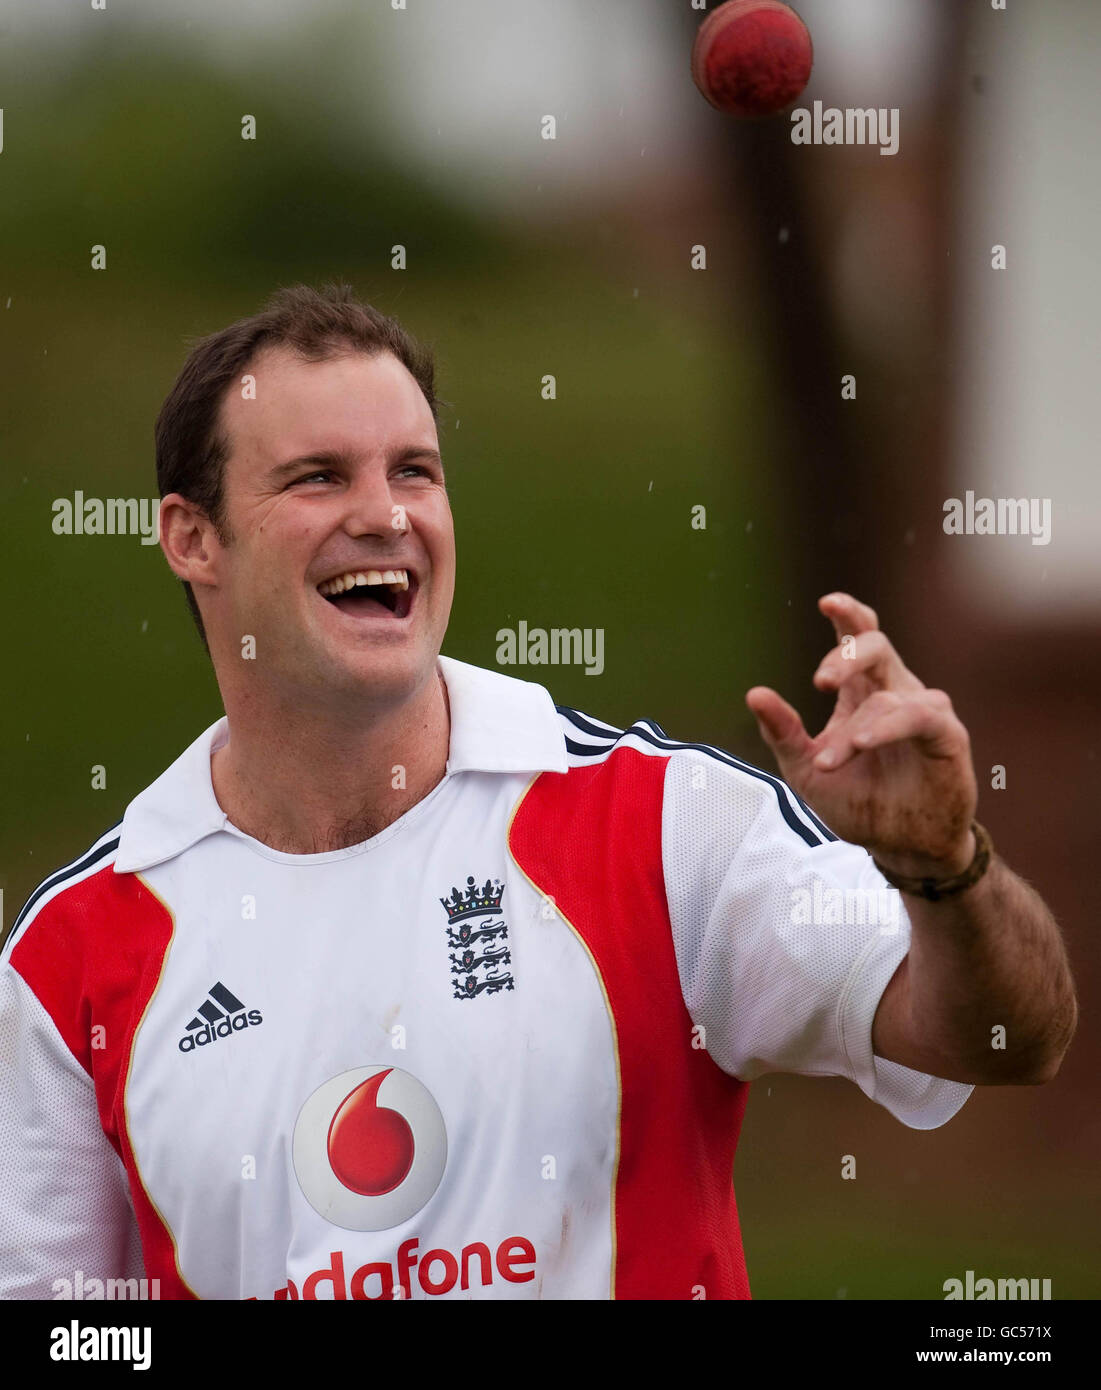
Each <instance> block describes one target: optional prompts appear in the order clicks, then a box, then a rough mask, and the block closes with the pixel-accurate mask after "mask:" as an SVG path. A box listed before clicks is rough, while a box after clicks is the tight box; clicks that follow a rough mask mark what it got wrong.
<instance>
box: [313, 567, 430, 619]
mask: <svg viewBox="0 0 1101 1390" xmlns="http://www.w3.org/2000/svg"><path fill="white" fill-rule="evenodd" d="M417 588H418V584H417V580H416V576H415V575H412V574H410V573H409V571H408V570H359V571H354V570H351V571H349V572H348V573H346V574H339V575H336V576H335V577H334V578H332V579H326V580H325V581H324V583H321V584H319V585H318V586H317V592H318V593H319V594H320V595H321V597H322V598H323V599H325V601H326V602H327V603H331V604H332V606H333V607H334V608H338V609H339V610H340V611H341V612H342V613H346V614H347V615H348V616H349V617H353V618H365V617H377V618H394V619H401V618H407V617H408V616H409V613H410V611H411V609H412V607H413V599H414V598H415V596H416V593H417Z"/></svg>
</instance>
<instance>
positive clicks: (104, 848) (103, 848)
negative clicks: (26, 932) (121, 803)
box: [5, 820, 122, 945]
mask: <svg viewBox="0 0 1101 1390" xmlns="http://www.w3.org/2000/svg"><path fill="white" fill-rule="evenodd" d="M121 824H122V821H121V820H119V821H116V822H115V824H114V825H112V826H111V827H110V829H109V830H105V831H104V832H103V835H101V836H100V837H99V840H97V841H96V844H95V845H94V846H93V847H92V848H91V849H90V850H86V851H85V853H84V854H82V855H81V856H80V858H79V859H74V860H73V861H72V863H70V864H66V865H64V866H63V867H62V868H60V869H57V870H55V872H54V873H52V874H50V876H49V877H48V878H46V879H43V881H42V882H41V883H40V884H39V885H38V887H37V888H36V889H35V890H34V892H33V893H32V894H31V896H30V897H29V898H28V899H27V901H26V902H25V903H24V904H23V910H22V911H21V912H20V914H19V916H18V917H17V918H16V919H15V921H14V922H13V923H12V926H11V931H10V932H8V935H7V938H6V941H5V945H7V943H8V942H10V941H11V940H12V938H13V937H14V936H15V933H16V932H17V931H18V930H19V928H20V927H21V926H22V924H23V922H24V921H25V920H26V917H27V914H28V913H29V912H31V911H32V910H33V908H34V905H35V903H37V902H38V901H39V899H40V898H42V897H43V896H45V894H46V893H48V892H50V890H51V889H53V888H56V887H58V885H59V884H62V883H64V882H65V881H66V880H67V879H70V878H76V876H77V875H78V874H82V873H84V872H85V870H87V869H90V868H92V866H93V865H95V864H98V863H99V861H100V860H101V859H106V858H107V856H108V855H109V854H113V853H114V851H115V850H116V849H118V846H119V839H120V838H121V837H120V836H118V835H116V836H115V837H114V838H113V839H111V840H107V841H106V842H105V843H102V844H101V843H100V841H102V840H103V836H104V835H110V834H111V832H112V831H113V830H117V829H118V828H119V826H120V825H121Z"/></svg>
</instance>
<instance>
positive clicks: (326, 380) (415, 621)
mask: <svg viewBox="0 0 1101 1390" xmlns="http://www.w3.org/2000/svg"><path fill="white" fill-rule="evenodd" d="M247 370H248V371H249V372H250V373H251V374H252V375H253V376H254V377H255V378H256V398H255V399H254V400H244V399H242V398H241V396H240V393H239V392H238V391H236V390H231V391H230V393H229V394H228V395H227V397H226V400H225V402H224V404H223V406H222V414H221V423H222V427H223V429H224V431H225V433H226V435H227V436H228V439H229V441H230V456H229V458H228V460H227V462H226V465H225V480H224V488H223V494H224V499H225V524H226V527H227V528H228V531H229V532H230V534H231V536H232V540H231V541H230V543H229V544H227V545H225V546H217V547H216V549H215V562H214V564H213V565H212V570H213V571H214V572H215V573H216V576H217V578H216V585H217V587H216V590H215V593H214V594H213V595H212V596H211V597H212V601H211V602H210V603H208V605H207V610H208V611H204V623H205V624H206V627H207V630H208V634H210V636H211V637H212V638H215V640H216V641H217V646H218V647H220V648H221V650H222V651H223V652H224V653H226V654H227V656H226V658H225V659H227V660H233V661H240V660H241V658H240V656H239V655H238V654H237V653H238V652H239V650H240V644H241V640H242V638H243V637H244V636H245V635H246V634H251V635H252V636H254V637H255V639H256V657H255V662H248V663H245V664H247V665H248V666H249V667H251V668H252V669H251V670H249V671H248V672H247V679H248V680H250V681H251V680H254V679H256V678H257V677H259V678H260V679H261V680H263V681H266V682H270V683H271V690H272V693H273V694H278V696H279V697H280V698H284V699H285V698H288V697H289V698H296V697H298V696H303V697H306V698H314V699H317V700H318V701H319V702H322V701H324V700H326V698H328V699H330V700H332V699H335V700H336V701H337V702H343V701H344V700H345V698H346V697H350V698H351V699H353V700H359V699H363V700H366V702H367V703H368V704H370V705H375V706H387V705H393V704H395V703H400V702H401V701H402V700H403V699H407V698H408V697H409V696H410V695H411V694H413V693H414V692H416V691H417V690H419V689H420V687H421V686H422V684H423V683H424V682H425V681H426V680H428V679H429V678H430V677H431V675H432V673H433V670H434V668H435V662H436V657H437V655H438V653H439V650H440V646H441V645H442V642H443V637H444V633H445V631H446V629H447V622H448V618H449V616H450V612H451V602H452V598H453V596H454V590H455V535H454V527H453V524H452V518H451V507H450V503H449V501H448V497H447V491H446V488H445V485H444V476H443V466H442V463H441V461H440V456H439V440H438V437H437V434H436V424H435V420H434V419H433V416H432V411H431V409H430V407H429V405H428V402H427V401H426V400H425V398H424V394H423V392H422V391H421V389H420V387H419V386H418V385H417V383H416V381H415V380H414V378H413V377H412V375H411V374H410V373H409V372H408V371H407V370H406V368H405V367H404V366H403V365H402V363H401V362H399V361H398V359H397V358H396V357H394V356H393V355H392V354H390V353H382V354H380V355H377V356H374V357H368V356H366V355H365V354H363V353H350V354H348V355H344V356H340V357H336V358H332V359H331V360H328V361H324V362H307V361H304V360H303V359H302V358H300V357H298V356H297V354H295V353H294V352H292V351H290V350H289V349H284V348H274V349H268V350H267V351H265V352H263V353H261V355H260V356H259V357H258V358H257V359H256V360H255V361H254V362H253V363H252V364H251V365H250V366H249V367H248V369H247ZM372 571H377V572H378V573H377V574H372V573H371V572H372ZM391 571H393V572H400V571H405V575H402V574H400V573H399V574H396V575H395V574H390V575H389V582H384V583H382V584H378V583H372V584H368V585H364V584H363V583H362V580H360V582H359V583H358V584H355V585H354V587H350V586H352V584H353V581H354V579H355V577H356V576H364V577H366V578H367V579H368V580H377V579H378V577H379V576H382V577H383V578H384V580H385V579H386V576H387V574H388V572H391ZM406 576H407V578H408V588H403V587H402V584H403V581H404V579H405V578H406ZM334 581H335V582H334ZM374 596H378V597H374ZM219 639H220V640H219ZM215 650H216V648H215V646H214V645H213V644H212V651H215ZM237 669H238V672H239V674H241V675H242V676H245V675H246V673H245V672H244V671H243V670H241V669H240V668H237ZM221 675H222V673H221V672H220V673H219V676H220V678H221Z"/></svg>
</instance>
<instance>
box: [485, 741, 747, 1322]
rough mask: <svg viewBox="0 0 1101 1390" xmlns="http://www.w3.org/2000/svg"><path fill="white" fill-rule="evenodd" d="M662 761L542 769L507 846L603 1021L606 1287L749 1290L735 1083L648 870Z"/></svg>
mask: <svg viewBox="0 0 1101 1390" xmlns="http://www.w3.org/2000/svg"><path fill="white" fill-rule="evenodd" d="M667 763H668V758H663V757H658V756H652V755H649V754H644V753H640V752H636V751H635V750H634V749H631V748H620V749H617V750H616V751H615V752H613V753H612V754H610V756H609V757H608V758H607V759H606V760H605V761H604V762H601V763H597V764H595V765H593V766H590V767H576V768H571V769H570V771H569V772H567V773H555V772H545V773H543V774H542V775H541V776H539V777H538V778H537V779H536V780H535V782H534V783H533V784H532V786H531V788H530V789H529V791H528V792H527V794H526V796H525V797H524V799H523V800H522V801H521V803H520V806H519V808H518V809H517V811H516V813H515V816H514V819H513V822H512V827H511V830H510V833H509V847H510V849H511V851H512V854H513V856H514V857H515V859H516V862H517V863H518V864H519V866H520V868H521V869H522V870H523V871H524V873H525V874H527V876H528V877H529V878H530V879H531V880H532V882H533V883H534V885H535V887H536V888H537V889H538V891H539V892H541V893H545V894H548V895H550V896H551V897H552V898H553V899H554V901H555V904H556V905H557V907H558V909H559V910H560V912H561V914H562V915H563V916H564V917H565V918H566V920H567V921H568V922H569V923H570V925H571V926H572V927H573V928H574V929H575V930H576V932H577V933H578V935H579V936H580V937H581V939H582V941H583V942H584V943H585V945H586V946H587V947H588V949H589V951H590V953H591V955H592V957H593V959H594V961H595V963H596V968H597V971H598V972H599V976H600V981H601V984H602V986H603V989H604V991H605V994H606V997H607V999H608V1003H609V1007H610V1009H611V1013H612V1017H613V1019H614V1022H615V1035H616V1043H617V1047H618V1054H619V1073H620V1088H621V1092H620V1133H619V1164H618V1170H617V1174H616V1179H615V1232H616V1248H615V1252H614V1258H613V1293H614V1296H615V1297H616V1298H664V1299H692V1298H698V1297H700V1296H701V1292H700V1291H701V1289H702V1296H704V1297H706V1298H708V1299H712V1298H727V1299H729V1298H749V1296H750V1293H749V1281H748V1278H747V1276H746V1269H745V1257H744V1254H743V1252H742V1241H741V1233H740V1231H739V1227H738V1212H737V1207H736V1205H735V1201H734V1183H733V1168H734V1150H735V1148H736V1147H737V1143H738V1133H739V1130H740V1128H741V1123H742V1116H743V1114H744V1112H745V1103H746V1098H747V1095H748V1091H749V1087H748V1085H747V1084H746V1083H745V1082H741V1081H738V1080H736V1079H735V1078H734V1077H731V1076H728V1075H727V1074H726V1073H725V1072H724V1071H723V1070H722V1069H721V1068H720V1067H719V1066H717V1065H716V1063H715V1062H714V1061H712V1059H711V1057H710V1056H709V1055H708V1053H707V1052H706V1051H704V1050H703V1049H702V1048H693V1047H692V1020H691V1018H690V1016H689V1014H688V1010H687V1008H686V1007H685V1004H684V998H683V995H682V993H681V988H680V981H679V977H678V975H677V963H676V956H675V953H674V949H673V937H672V929H671V927H670V923H669V911H668V905H667V900H666V896H665V879H664V873H663V869H662V853H661V818H662V794H663V787H664V781H665V770H666V765H667Z"/></svg>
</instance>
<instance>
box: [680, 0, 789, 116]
mask: <svg viewBox="0 0 1101 1390" xmlns="http://www.w3.org/2000/svg"><path fill="white" fill-rule="evenodd" d="M813 63H814V49H813V47H812V45H811V41H810V34H809V33H808V32H807V26H806V25H805V24H804V23H803V21H802V20H801V19H800V18H799V16H798V15H797V14H796V13H795V11H794V10H793V9H791V8H789V7H788V6H787V5H781V4H780V3H779V2H778V0H726V4H725V5H720V6H719V8H718V9H717V10H715V11H714V12H713V13H712V14H709V15H708V16H707V18H706V19H705V20H704V22H703V23H702V24H701V25H700V27H699V30H698V31H697V33H696V41H695V43H694V44H693V45H692V79H693V81H694V82H695V84H696V86H697V87H698V88H699V89H700V91H701V92H702V93H703V94H704V96H705V97H706V98H707V100H708V101H709V102H710V103H711V105H712V106H715V107H717V108H718V109H719V110H720V111H725V112H727V114H728V115H731V116H768V115H771V114H772V113H773V112H774V111H782V110H783V108H784V107H785V106H789V105H790V104H791V103H792V102H793V101H794V100H795V98H796V97H797V96H798V95H799V93H800V92H801V91H802V90H803V88H804V87H805V86H806V85H807V81H808V79H809V78H810V70H811V67H812V66H813Z"/></svg>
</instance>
